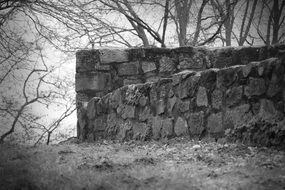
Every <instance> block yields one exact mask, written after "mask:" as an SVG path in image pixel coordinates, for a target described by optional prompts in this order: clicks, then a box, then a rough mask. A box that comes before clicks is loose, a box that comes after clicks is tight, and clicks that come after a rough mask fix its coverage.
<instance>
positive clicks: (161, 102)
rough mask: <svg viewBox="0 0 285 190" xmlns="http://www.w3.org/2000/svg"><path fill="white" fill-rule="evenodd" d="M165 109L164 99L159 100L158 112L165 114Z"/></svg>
mask: <svg viewBox="0 0 285 190" xmlns="http://www.w3.org/2000/svg"><path fill="white" fill-rule="evenodd" d="M164 111H165V103H164V101H163V100H159V101H158V104H157V114H158V115H160V114H163V113H164Z"/></svg>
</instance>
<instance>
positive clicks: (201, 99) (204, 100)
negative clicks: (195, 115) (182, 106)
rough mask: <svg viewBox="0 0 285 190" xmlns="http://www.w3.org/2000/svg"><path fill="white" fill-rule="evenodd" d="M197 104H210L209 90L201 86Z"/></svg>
mask: <svg viewBox="0 0 285 190" xmlns="http://www.w3.org/2000/svg"><path fill="white" fill-rule="evenodd" d="M196 103H197V106H208V97H207V90H206V88H205V87H201V86H199V88H198V92H197V99H196Z"/></svg>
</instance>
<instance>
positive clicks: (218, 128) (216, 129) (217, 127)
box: [207, 112, 224, 134]
mask: <svg viewBox="0 0 285 190" xmlns="http://www.w3.org/2000/svg"><path fill="white" fill-rule="evenodd" d="M207 129H208V131H209V133H213V134H215V133H223V132H224V128H223V122H222V113H221V112H219V113H213V114H211V115H210V116H209V117H208V121H207Z"/></svg>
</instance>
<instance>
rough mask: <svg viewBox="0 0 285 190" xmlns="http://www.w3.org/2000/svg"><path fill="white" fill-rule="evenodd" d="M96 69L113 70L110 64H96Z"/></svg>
mask: <svg viewBox="0 0 285 190" xmlns="http://www.w3.org/2000/svg"><path fill="white" fill-rule="evenodd" d="M94 68H95V71H110V70H111V66H110V65H99V64H96V65H95V66H94Z"/></svg>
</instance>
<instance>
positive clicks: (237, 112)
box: [224, 104, 252, 129]
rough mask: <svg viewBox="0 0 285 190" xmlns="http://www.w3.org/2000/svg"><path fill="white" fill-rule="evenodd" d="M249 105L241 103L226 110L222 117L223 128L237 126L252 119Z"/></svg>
mask: <svg viewBox="0 0 285 190" xmlns="http://www.w3.org/2000/svg"><path fill="white" fill-rule="evenodd" d="M249 109H250V106H249V105H248V104H243V105H240V106H237V107H235V108H232V109H228V110H226V114H225V119H224V129H229V128H234V127H238V126H241V125H244V124H247V123H248V122H249V120H250V119H252V113H251V112H250V110H249Z"/></svg>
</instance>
